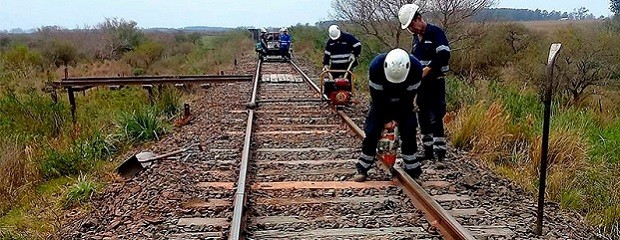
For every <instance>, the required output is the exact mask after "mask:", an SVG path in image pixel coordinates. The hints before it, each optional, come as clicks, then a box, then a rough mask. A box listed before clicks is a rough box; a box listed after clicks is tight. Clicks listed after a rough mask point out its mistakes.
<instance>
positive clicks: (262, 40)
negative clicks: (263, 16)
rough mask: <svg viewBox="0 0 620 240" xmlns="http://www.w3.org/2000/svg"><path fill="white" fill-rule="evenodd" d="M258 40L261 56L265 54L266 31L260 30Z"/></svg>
mask: <svg viewBox="0 0 620 240" xmlns="http://www.w3.org/2000/svg"><path fill="white" fill-rule="evenodd" d="M258 39H259V40H260V45H261V48H262V49H263V50H262V54H265V53H267V29H264V28H261V30H260V36H259V37H258Z"/></svg>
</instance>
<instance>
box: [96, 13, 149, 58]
mask: <svg viewBox="0 0 620 240" xmlns="http://www.w3.org/2000/svg"><path fill="white" fill-rule="evenodd" d="M137 25H138V23H136V22H134V21H125V20H124V19H118V18H106V20H105V22H102V23H100V24H99V25H98V29H100V30H102V31H104V33H105V34H104V35H105V36H104V42H103V43H104V44H105V45H103V46H101V49H100V52H99V55H100V57H101V58H103V59H111V58H113V59H118V58H119V57H120V56H122V55H123V54H124V53H126V52H129V51H131V50H133V49H134V48H135V47H137V46H138V45H140V44H141V43H142V42H143V41H144V38H145V37H144V33H142V32H141V31H140V30H139V29H138V28H137V27H136V26H137Z"/></svg>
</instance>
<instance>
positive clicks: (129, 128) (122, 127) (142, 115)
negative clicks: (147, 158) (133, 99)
mask: <svg viewBox="0 0 620 240" xmlns="http://www.w3.org/2000/svg"><path fill="white" fill-rule="evenodd" d="M117 125H118V130H117V131H118V134H119V136H120V137H121V139H123V140H125V141H128V142H143V141H149V140H159V137H160V136H161V135H162V134H164V133H165V132H166V131H167V128H168V126H166V124H165V123H164V121H163V119H161V117H160V116H159V115H158V114H157V110H156V109H155V108H142V109H138V110H135V111H133V112H132V113H122V114H121V116H120V118H119V120H118V122H117Z"/></svg>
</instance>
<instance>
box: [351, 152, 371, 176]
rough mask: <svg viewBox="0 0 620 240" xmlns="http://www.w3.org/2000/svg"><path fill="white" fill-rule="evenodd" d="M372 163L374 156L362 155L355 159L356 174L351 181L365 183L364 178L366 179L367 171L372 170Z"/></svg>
mask: <svg viewBox="0 0 620 240" xmlns="http://www.w3.org/2000/svg"><path fill="white" fill-rule="evenodd" d="M374 162H375V157H374V156H368V155H364V154H363V153H362V154H361V156H360V157H359V159H357V163H355V169H356V170H357V173H356V174H355V176H353V178H352V180H353V181H356V182H363V181H366V178H368V170H370V168H372V165H373V164H374Z"/></svg>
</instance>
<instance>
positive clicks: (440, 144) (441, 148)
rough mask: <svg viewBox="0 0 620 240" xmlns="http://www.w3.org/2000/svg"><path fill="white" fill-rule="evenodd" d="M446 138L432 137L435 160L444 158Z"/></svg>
mask: <svg viewBox="0 0 620 240" xmlns="http://www.w3.org/2000/svg"><path fill="white" fill-rule="evenodd" d="M446 147H447V146H446V138H445V137H435V138H433V150H434V151H435V155H436V156H437V160H439V161H443V159H444V158H446V149H447V148H446Z"/></svg>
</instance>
